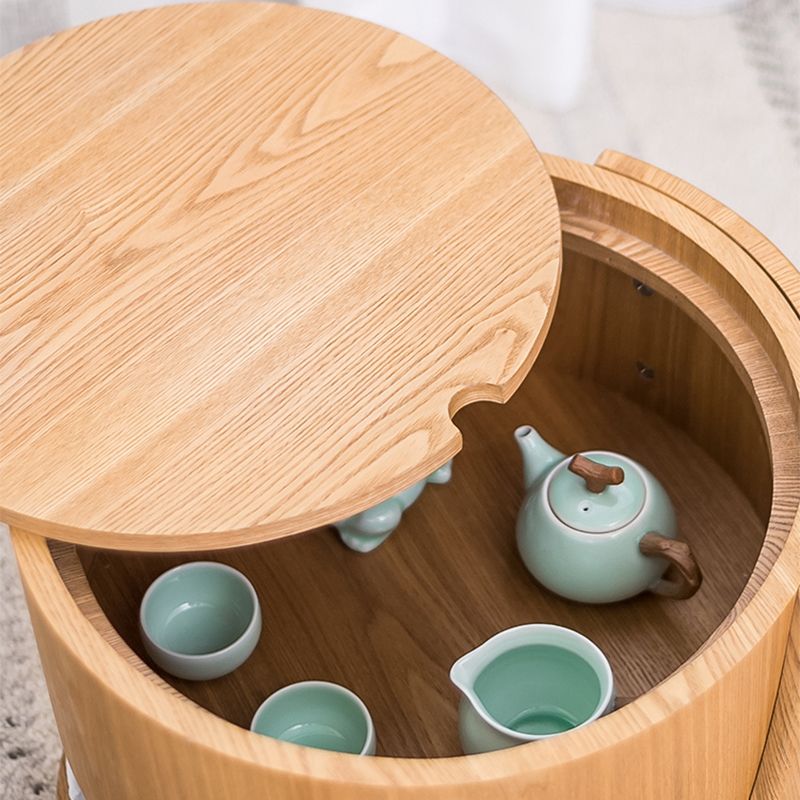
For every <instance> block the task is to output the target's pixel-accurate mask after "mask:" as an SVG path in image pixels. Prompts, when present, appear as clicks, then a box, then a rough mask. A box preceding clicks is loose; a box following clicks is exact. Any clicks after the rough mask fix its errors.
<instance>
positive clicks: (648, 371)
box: [636, 361, 656, 381]
mask: <svg viewBox="0 0 800 800" xmlns="http://www.w3.org/2000/svg"><path fill="white" fill-rule="evenodd" d="M636 371H637V372H638V373H639V376H640V377H642V378H644V379H645V380H646V381H651V380H653V378H655V376H656V371H655V370H654V369H653V368H652V367H648V366H647V364H645V363H644V362H643V361H637V362H636Z"/></svg>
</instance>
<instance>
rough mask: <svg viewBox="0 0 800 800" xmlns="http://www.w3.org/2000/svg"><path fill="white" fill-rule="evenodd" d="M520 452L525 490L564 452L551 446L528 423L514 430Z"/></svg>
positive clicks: (559, 458) (562, 455)
mask: <svg viewBox="0 0 800 800" xmlns="http://www.w3.org/2000/svg"><path fill="white" fill-rule="evenodd" d="M514 437H515V438H516V440H517V444H518V445H519V449H520V451H521V453H522V468H523V473H524V476H525V491H529V490H530V489H531V487H532V486H534V485H535V484H536V483H538V482H539V481H540V480H541V479H542V478H543V477H544V476H545V475H546V474H547V473H548V472H549V471H550V470H551V469H552V468H553V467H554V466H555V465H556V464H558V462H559V461H561V460H563V459H564V458H565V456H564V454H563V453H561V452H559V451H558V450H556V449H555V447H551V446H550V445H549V444H547V442H546V441H545V440H544V439H542V437H541V436H540V435H539V434H538V432H537V431H536V430H535V429H534V428H532V427H531V426H530V425H522V426H521V427H519V428H517V429H516V430H515V431H514Z"/></svg>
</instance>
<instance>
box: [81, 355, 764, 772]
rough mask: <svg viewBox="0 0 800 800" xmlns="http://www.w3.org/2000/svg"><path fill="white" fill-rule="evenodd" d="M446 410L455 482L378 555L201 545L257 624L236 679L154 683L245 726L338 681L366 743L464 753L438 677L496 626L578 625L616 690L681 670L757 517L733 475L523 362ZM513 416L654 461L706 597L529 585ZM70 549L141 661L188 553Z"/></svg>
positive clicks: (573, 445)
mask: <svg viewBox="0 0 800 800" xmlns="http://www.w3.org/2000/svg"><path fill="white" fill-rule="evenodd" d="M587 398H591V402H588V401H587ZM456 421H457V423H458V425H459V427H460V428H461V430H462V432H463V434H464V449H463V451H462V453H461V454H460V455H459V456H458V457H457V458H456V461H455V465H454V477H453V480H452V482H451V483H450V484H449V485H446V486H431V487H429V488H428V489H427V490H426V492H425V494H424V496H423V497H422V498H421V500H420V501H419V502H418V503H417V504H416V505H415V506H413V507H412V508H411V509H410V510H409V511H408V512H407V514H406V517H405V518H404V520H403V523H402V525H401V527H400V528H399V529H398V530H397V531H396V533H395V534H394V535H393V536H392V537H391V538H390V539H389V540H388V541H387V543H386V544H384V545H383V546H382V547H381V548H379V549H378V550H376V551H375V552H373V553H371V554H369V555H359V554H356V553H353V552H351V551H350V550H348V549H347V548H345V547H344V546H343V545H342V544H341V543H340V542H339V540H338V538H337V536H336V535H335V534H334V533H333V532H332V531H330V530H328V529H325V530H320V531H318V532H314V533H311V534H308V535H304V536H299V537H291V538H289V539H285V540H281V541H277V542H269V543H265V544H262V545H257V546H253V547H250V548H247V549H236V550H230V551H220V552H216V553H210V554H209V553H206V554H204V556H203V557H204V558H207V557H208V558H212V559H215V560H220V561H223V562H225V563H228V564H231V565H232V566H234V567H236V568H238V569H240V570H242V571H243V572H244V573H246V574H247V575H248V576H249V577H250V579H251V580H252V581H253V583H254V585H255V587H256V590H257V591H258V594H259V596H260V598H261V603H262V607H263V611H264V620H265V625H264V633H263V635H262V639H261V642H260V644H259V646H258V648H257V650H256V652H255V654H254V655H253V656H252V657H251V658H250V660H249V661H248V662H247V663H246V664H245V665H244V666H243V667H242V668H240V669H239V670H238V671H236V672H235V673H233V674H232V675H229V676H227V677H225V678H222V679H220V680H217V681H213V682H208V683H191V682H187V681H180V680H177V679H174V678H170V677H169V676H164V677H165V678H166V679H167V680H168V681H169V682H170V683H171V684H172V685H173V686H175V687H176V688H177V689H178V690H179V691H181V692H183V693H184V694H185V695H187V696H188V697H190V698H192V699H193V700H195V701H196V702H197V703H199V704H200V705H202V706H204V707H206V708H208V709H210V710H211V711H213V712H214V713H216V714H219V715H220V716H223V717H225V718H227V719H229V720H231V721H232V722H234V723H236V724H238V725H242V726H245V727H246V726H247V725H248V724H249V722H250V718H251V716H252V714H253V712H254V711H255V710H256V708H257V707H258V705H259V704H260V703H261V701H262V700H263V699H264V698H265V697H266V696H267V695H268V694H269V693H270V692H273V691H275V690H276V689H278V688H279V687H281V686H283V685H285V684H287V683H291V682H293V681H299V680H305V679H312V678H313V679H324V680H331V681H337V682H340V683H343V684H345V685H346V686H349V687H350V688H352V689H353V690H354V691H355V692H357V693H358V694H359V695H360V696H361V697H362V698H363V699H364V701H365V702H366V704H367V706H368V707H369V708H370V710H371V712H372V714H373V717H374V719H375V724H376V728H377V732H378V749H379V753H381V754H384V755H394V756H427V757H436V756H450V755H457V754H459V752H460V748H459V744H458V739H457V724H456V710H457V695H456V691H455V689H453V688H452V687H451V685H450V683H449V680H448V671H449V669H450V666H451V664H452V663H453V662H454V661H455V660H456V659H457V658H458V657H459V656H460V655H462V654H463V653H464V652H466V651H467V650H469V649H471V648H473V647H475V646H476V645H478V644H479V643H481V642H482V641H483V640H485V639H487V638H488V637H490V636H491V635H493V634H494V633H496V632H497V631H499V630H502V629H503V628H507V627H510V626H512V625H519V624H522V623H526V622H551V623H558V624H562V625H567V626H570V627H572V628H575V629H577V630H579V631H581V632H582V633H585V634H586V635H587V636H589V637H590V638H592V639H593V640H594V641H596V642H597V644H598V645H599V646H600V647H601V648H602V649H603V650H604V651H605V652H606V654H607V655H608V657H609V659H610V661H611V664H612V666H613V669H614V672H615V677H616V680H617V687H618V692H619V695H620V697H621V698H623V699H624V698H632V697H635V696H638V695H639V694H641V693H643V692H645V691H647V690H648V689H650V688H651V687H652V686H654V685H655V684H657V683H659V682H660V681H661V680H663V679H664V678H665V677H667V676H668V675H669V674H670V673H672V672H673V671H674V670H676V669H677V668H678V667H680V665H681V664H682V663H683V662H685V661H686V660H687V659H688V658H689V657H690V656H691V655H692V654H693V653H694V652H695V651H696V650H697V649H698V648H699V647H700V646H701V645H702V644H703V643H704V642H705V641H706V640H707V639H708V638H709V637H710V636H711V634H712V633H713V632H714V630H715V629H716V628H717V626H718V625H719V624H720V623H721V622H722V621H723V619H724V618H725V616H726V614H727V613H728V612H729V611H730V609H731V608H732V607H733V606H734V604H735V603H736V600H737V598H738V596H739V594H740V593H741V591H742V589H743V587H744V585H745V582H746V581H747V578H748V577H749V575H750V573H751V571H752V568H753V565H754V564H755V561H756V558H757V557H758V553H759V549H760V546H761V541H762V539H763V535H764V528H763V526H762V524H761V522H760V521H759V519H758V517H757V516H756V514H755V512H754V510H753V508H752V507H751V505H750V503H749V502H748V501H747V499H746V498H745V497H744V495H743V494H742V492H741V491H740V490H739V489H738V488H737V487H736V485H735V484H734V482H733V481H732V480H731V478H730V477H729V476H728V475H727V474H726V473H725V472H724V471H723V470H722V469H721V468H720V467H719V466H718V465H717V464H716V463H715V462H714V461H713V460H712V459H711V458H710V457H709V456H708V455H707V454H706V453H705V452H704V451H703V450H702V449H700V448H699V447H698V446H697V445H695V444H694V443H693V442H692V440H691V439H689V437H688V436H686V435H685V434H684V433H683V432H682V431H681V430H679V429H678V428H676V427H674V426H672V425H670V424H669V423H667V422H665V421H664V420H663V418H661V417H659V416H657V415H655V414H653V413H652V412H649V411H646V410H645V409H643V408H642V407H641V406H638V405H636V404H634V403H633V402H631V401H629V400H626V399H625V398H624V397H622V396H621V395H619V394H617V393H614V392H610V391H607V390H603V389H601V388H600V387H598V386H597V385H593V384H590V383H588V382H584V381H581V380H579V379H576V378H573V377H569V376H563V375H559V374H557V373H554V372H552V371H549V370H539V369H535V370H534V372H533V373H532V374H531V375H530V376H529V377H528V378H527V379H526V381H525V384H524V387H523V389H521V390H520V391H519V392H518V393H517V394H516V395H515V397H514V398H513V399H512V400H511V402H509V403H508V404H507V405H506V406H497V405H493V404H478V405H474V406H470V407H468V408H466V409H464V410H463V411H462V412H461V413H460V414H459V415H458V417H457V420H456ZM522 423H531V424H533V425H535V426H537V427H538V428H539V429H540V430H541V431H542V433H543V434H544V435H545V437H546V438H547V439H548V440H549V441H550V442H552V443H553V444H554V445H556V446H557V447H559V448H561V449H563V450H565V451H569V452H572V451H575V450H577V449H579V448H608V449H614V450H620V451H622V452H625V453H628V454H630V455H631V456H633V457H634V458H635V459H638V460H640V461H641V462H643V463H644V464H645V465H646V466H647V467H648V468H649V469H651V470H652V471H653V472H654V473H655V474H656V475H657V476H658V477H659V478H660V479H661V480H662V481H663V483H664V485H665V486H666V488H667V490H668V491H669V492H670V493H671V495H672V496H673V497H674V499H675V502H676V505H677V511H678V519H679V524H680V527H681V531H682V533H683V535H684V536H685V538H686V539H687V540H688V541H689V542H690V544H691V546H692V548H693V549H694V550H695V552H696V554H697V557H698V559H699V561H700V563H701V564H702V565H703V566H704V568H705V573H706V581H705V584H704V585H703V587H702V589H701V591H700V592H699V593H698V594H697V595H696V596H695V597H694V598H692V599H690V600H687V601H670V600H665V599H661V598H657V597H654V596H647V595H645V596H642V597H639V598H637V599H634V600H631V601H628V602H625V603H619V604H615V605H610V606H588V605H580V604H577V603H572V602H568V601H566V600H562V599H560V598H558V597H556V596H555V595H553V594H551V593H549V592H548V591H546V590H544V589H542V588H541V587H540V586H538V585H537V584H536V582H535V581H534V580H533V579H532V578H531V577H530V576H529V574H528V573H527V572H526V570H525V568H524V566H523V565H522V563H521V561H520V559H519V557H518V555H517V551H516V546H515V541H514V526H515V517H516V512H517V509H518V507H519V504H520V502H521V500H522V495H523V487H522V469H521V461H520V457H519V455H518V453H517V449H516V443H515V441H514V438H513V436H512V432H513V430H514V428H515V426H517V425H519V424H522ZM82 557H83V561H84V566H85V568H86V571H87V575H88V578H89V582H90V584H91V586H92V588H93V589H94V592H95V594H96V595H97V597H98V599H99V601H100V604H101V606H102V608H103V610H104V611H105V613H106V614H107V616H108V618H109V620H110V621H111V623H112V624H113V625H114V627H115V628H116V629H117V630H118V631H119V632H120V634H121V635H122V636H123V638H124V639H125V640H126V641H127V643H128V644H129V645H130V646H131V647H132V648H133V649H134V650H135V651H136V652H137V653H138V654H139V655H140V656H141V657H142V658H144V653H143V650H142V647H141V644H140V642H139V637H138V633H137V627H136V621H137V608H138V604H139V602H140V600H141V597H142V594H143V593H144V590H145V589H146V587H147V585H148V583H149V582H150V581H151V580H153V579H154V578H155V577H156V576H157V575H158V574H159V573H160V572H162V571H163V570H164V569H166V568H168V567H170V566H172V565H174V564H177V563H180V562H182V561H185V560H188V559H189V558H191V557H192V556H188V557H187V555H186V554H183V555H177V556H176V555H173V556H168V555H133V554H128V553H119V552H111V551H86V550H84V551H82Z"/></svg>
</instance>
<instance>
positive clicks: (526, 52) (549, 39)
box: [303, 0, 594, 111]
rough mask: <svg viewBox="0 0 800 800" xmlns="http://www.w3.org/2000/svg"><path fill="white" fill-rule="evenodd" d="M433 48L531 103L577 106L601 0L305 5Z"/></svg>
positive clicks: (381, 0) (309, 1)
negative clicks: (380, 27) (357, 19)
mask: <svg viewBox="0 0 800 800" xmlns="http://www.w3.org/2000/svg"><path fill="white" fill-rule="evenodd" d="M303 5H306V6H311V7H314V8H322V9H326V10H329V11H338V12H339V13H342V14H349V15H350V16H353V17H360V18H361V19H366V20H369V21H371V22H376V23H378V24H379V25H383V26H385V27H387V28H391V29H392V30H396V31H399V32H400V33H405V34H406V35H408V36H411V37H412V38H414V39H417V40H419V41H421V42H424V43H425V44H427V45H429V46H430V47H433V48H434V49H436V50H438V51H439V52H441V53H444V55H446V56H448V57H449V58H452V59H453V61H456V62H457V63H459V64H461V65H462V66H463V67H466V69H468V70H469V71H470V72H472V73H473V74H474V75H476V76H477V77H478V78H480V79H481V80H482V81H483V82H484V83H486V84H488V85H489V86H490V87H491V88H492V89H493V90H494V91H495V92H496V93H497V94H499V95H500V96H501V97H504V98H507V99H514V100H517V101H520V102H522V103H523V104H525V105H529V106H538V107H540V108H544V109H547V110H553V111H566V110H567V109H569V108H571V107H572V106H574V105H575V103H576V102H577V100H578V95H579V92H580V89H581V85H582V83H583V79H584V76H585V74H586V70H587V67H588V62H589V44H590V40H591V30H592V18H593V7H594V0H536V2H530V0H494V2H487V0H404V2H397V0H371V1H370V0H305V2H304V3H303Z"/></svg>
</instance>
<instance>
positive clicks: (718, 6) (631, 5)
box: [603, 0, 744, 16]
mask: <svg viewBox="0 0 800 800" xmlns="http://www.w3.org/2000/svg"><path fill="white" fill-rule="evenodd" d="M603 3H604V4H605V5H607V6H615V7H617V8H627V9H630V10H631V11H644V12H646V13H650V14H675V15H678V14H682V15H686V16H698V15H700V14H718V13H720V12H723V11H730V10H731V9H732V8H736V6H741V5H743V4H744V0H603Z"/></svg>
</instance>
